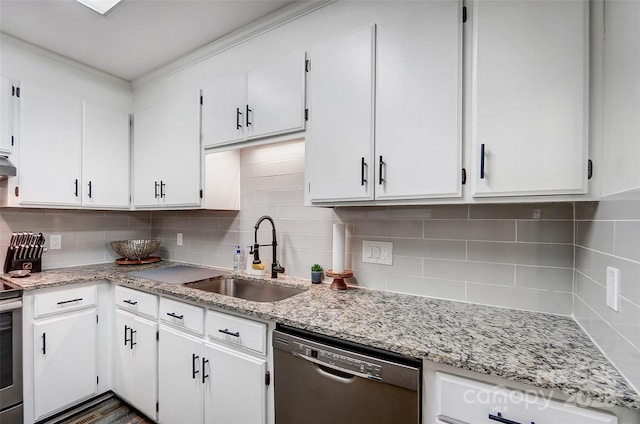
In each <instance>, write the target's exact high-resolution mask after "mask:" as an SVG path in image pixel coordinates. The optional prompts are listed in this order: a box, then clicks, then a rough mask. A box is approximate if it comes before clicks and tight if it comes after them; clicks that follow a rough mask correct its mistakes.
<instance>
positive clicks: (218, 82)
mask: <svg viewBox="0 0 640 424" xmlns="http://www.w3.org/2000/svg"><path fill="white" fill-rule="evenodd" d="M245 91H246V77H245V74H238V75H228V76H224V77H216V78H215V79H214V80H213V81H212V84H211V85H210V86H208V87H207V88H205V89H203V90H202V97H203V100H202V144H203V145H204V147H205V148H207V147H211V146H220V145H223V144H230V143H233V142H236V141H239V140H243V139H244V138H245V131H246V127H245V115H246V99H245Z"/></svg>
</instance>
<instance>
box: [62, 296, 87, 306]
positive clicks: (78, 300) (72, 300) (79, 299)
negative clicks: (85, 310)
mask: <svg viewBox="0 0 640 424" xmlns="http://www.w3.org/2000/svg"><path fill="white" fill-rule="evenodd" d="M81 300H82V298H81V297H79V298H77V299H71V300H62V301H60V302H58V305H64V304H65V303H73V302H80V301H81Z"/></svg>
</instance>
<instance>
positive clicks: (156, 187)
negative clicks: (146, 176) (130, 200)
mask: <svg viewBox="0 0 640 424" xmlns="http://www.w3.org/2000/svg"><path fill="white" fill-rule="evenodd" d="M153 185H154V187H155V194H154V197H155V198H156V199H157V198H158V187H159V186H160V184H158V182H157V181H154V182H153Z"/></svg>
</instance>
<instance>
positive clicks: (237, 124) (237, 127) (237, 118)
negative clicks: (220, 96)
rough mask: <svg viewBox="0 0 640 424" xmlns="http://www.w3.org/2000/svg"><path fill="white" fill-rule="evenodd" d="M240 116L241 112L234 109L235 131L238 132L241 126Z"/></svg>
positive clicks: (238, 109)
mask: <svg viewBox="0 0 640 424" xmlns="http://www.w3.org/2000/svg"><path fill="white" fill-rule="evenodd" d="M241 116H242V112H240V108H239V107H237V108H236V129H237V130H239V129H241V128H242V124H241V123H240V117H241Z"/></svg>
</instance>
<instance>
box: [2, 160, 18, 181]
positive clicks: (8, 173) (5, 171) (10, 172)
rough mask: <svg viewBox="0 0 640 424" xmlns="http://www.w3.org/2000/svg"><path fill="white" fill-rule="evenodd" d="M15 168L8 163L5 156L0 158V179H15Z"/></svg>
mask: <svg viewBox="0 0 640 424" xmlns="http://www.w3.org/2000/svg"><path fill="white" fill-rule="evenodd" d="M15 176H16V167H15V166H14V165H13V164H12V163H11V161H9V158H8V157H7V156H0V178H1V177H15Z"/></svg>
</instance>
